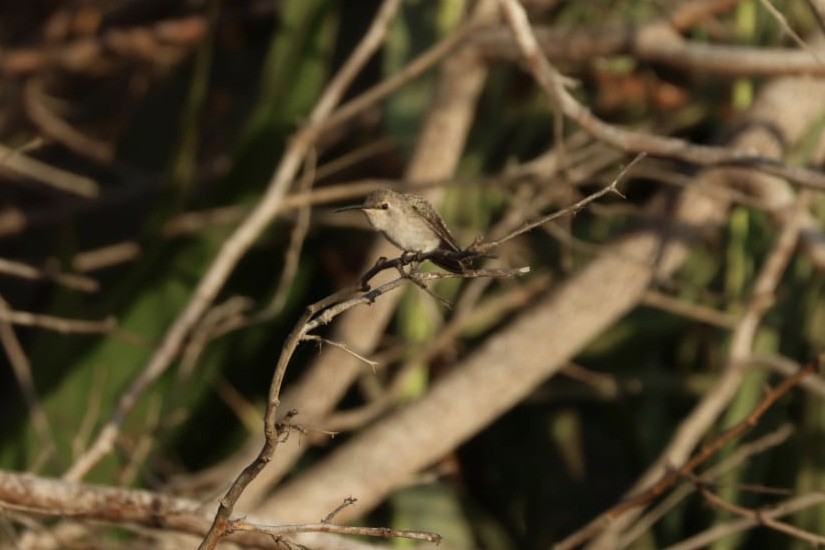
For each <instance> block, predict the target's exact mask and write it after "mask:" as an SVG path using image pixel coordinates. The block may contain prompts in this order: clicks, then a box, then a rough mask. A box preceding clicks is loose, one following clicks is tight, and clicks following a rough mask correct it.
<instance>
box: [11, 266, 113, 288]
mask: <svg viewBox="0 0 825 550" xmlns="http://www.w3.org/2000/svg"><path fill="white" fill-rule="evenodd" d="M0 273H2V274H4V275H9V276H12V277H19V278H21V279H26V280H30V281H50V282H54V283H55V284H57V285H60V286H62V287H65V288H68V289H71V290H79V291H81V292H97V291H98V289H99V288H100V284H99V283H98V282H97V281H96V280H94V279H92V278H91V277H86V276H84V275H77V274H74V273H62V272H60V271H58V270H57V269H51V268H49V267H47V268H45V269H37V268H36V267H32V266H30V265H28V264H24V263H22V262H16V261H14V260H8V259H5V258H0Z"/></svg>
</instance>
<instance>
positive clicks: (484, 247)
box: [468, 152, 647, 254]
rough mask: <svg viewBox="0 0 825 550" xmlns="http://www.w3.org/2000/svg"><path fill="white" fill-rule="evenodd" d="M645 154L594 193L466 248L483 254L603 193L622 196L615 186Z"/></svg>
mask: <svg viewBox="0 0 825 550" xmlns="http://www.w3.org/2000/svg"><path fill="white" fill-rule="evenodd" d="M646 156H647V154H646V153H644V152H642V153H639V154H638V155H636V157H635V158H634V159H633V160H632V161H630V164H628V165H627V166H625V167H624V168H623V169H622V171H621V172H619V175H618V176H616V178H615V179H614V180H613V181H612V182H611V183H610V185H608V186H607V187H604V188H602V189H601V190H599V191H596V192H595V193H592V194H590V195H588V196H586V197H585V198H583V199H582V200H580V201H578V202H576V203H574V204H571V205H570V206H568V207H566V208H563V209H562V210H559V211H558V212H553V213H552V214H548V215H547V216H543V217H541V218H539V219H538V220H535V221H532V222H530V223H527V224H525V225H523V226H521V227H519V228H518V229H515V230H514V231H511V232H510V233H508V234H507V235H505V236H504V237H502V238H500V239H496V240H495V241H490V242H486V243H478V244H473V245H471V246H470V247H469V248H468V250H470V251H472V252H475V253H479V254H483V253H485V252H488V251H490V250H492V249H494V248H496V247H498V246H499V245H501V244H502V243H504V242H507V241H509V240H511V239H513V238H515V237H518V236H519V235H522V234H524V233H527V232H528V231H530V230H531V229H535V228H536V227H538V226H540V225H544V224H545V223H547V222H549V221H552V220H555V219H557V218H560V217H562V216H566V215H571V216H574V215H576V213H578V212H579V211H580V210H581V209H582V208H584V207H585V206H587V205H588V204H590V203H591V202H593V201H595V200H597V199H600V198H601V197H603V196H604V195H607V194H608V193H614V194H616V195H619V196H620V197H622V198H624V195H622V193H621V192H620V191H619V189H618V188H617V186H618V185H619V183H620V182H621V181H622V180H623V179H624V176H625V175H627V173H628V172H629V171H630V170H631V169H632V168H633V167H634V166H635V165H636V164H638V163H639V162H641V161H642V159H644V158H645V157H646Z"/></svg>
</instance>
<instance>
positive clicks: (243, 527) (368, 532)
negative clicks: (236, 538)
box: [229, 520, 441, 544]
mask: <svg viewBox="0 0 825 550" xmlns="http://www.w3.org/2000/svg"><path fill="white" fill-rule="evenodd" d="M229 529H230V532H238V531H250V532H253V533H265V534H267V535H270V536H272V537H282V536H284V535H291V534H294V533H307V532H310V533H335V534H337V535H353V536H363V537H376V538H382V539H392V538H403V539H409V540H420V541H424V542H432V543H435V544H438V543H440V542H441V536H440V535H437V534H435V533H427V532H424V531H405V530H403V529H391V528H389V527H350V526H345V525H332V524H331V523H327V522H321V523H305V524H301V525H274V526H268V525H260V524H257V525H256V524H252V523H249V522H247V521H245V520H233V521H232V522H231V525H230V527H229Z"/></svg>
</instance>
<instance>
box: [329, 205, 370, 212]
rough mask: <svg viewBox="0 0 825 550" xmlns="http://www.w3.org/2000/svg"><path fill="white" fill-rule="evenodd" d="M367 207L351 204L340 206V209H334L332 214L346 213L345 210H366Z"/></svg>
mask: <svg viewBox="0 0 825 550" xmlns="http://www.w3.org/2000/svg"><path fill="white" fill-rule="evenodd" d="M367 208H368V207H366V206H364V205H363V204H353V205H351V206H342V207H341V208H336V209H335V210H333V212H346V211H347V210H366V209H367Z"/></svg>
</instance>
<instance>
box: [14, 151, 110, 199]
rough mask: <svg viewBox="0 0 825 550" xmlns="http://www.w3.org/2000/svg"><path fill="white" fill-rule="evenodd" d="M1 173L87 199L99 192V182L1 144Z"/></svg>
mask: <svg viewBox="0 0 825 550" xmlns="http://www.w3.org/2000/svg"><path fill="white" fill-rule="evenodd" d="M0 171H2V172H12V173H13V174H17V175H20V176H25V177H27V178H31V179H33V180H34V181H37V182H39V183H42V184H43V185H47V186H49V187H53V188H55V189H57V190H59V191H65V192H67V193H72V194H75V195H78V196H81V197H84V198H87V199H89V198H94V197H97V195H98V192H99V189H98V185H97V182H95V181H94V180H92V179H90V178H87V177H85V176H80V175H77V174H73V173H72V172H67V171H66V170H62V169H60V168H55V167H54V166H51V165H49V164H46V163H44V162H41V161H39V160H35V159H33V158H31V157H30V156H28V155H26V154H24V153H21V152H20V151H15V150H14V149H10V148H8V147H6V146H5V145H2V144H0Z"/></svg>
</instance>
